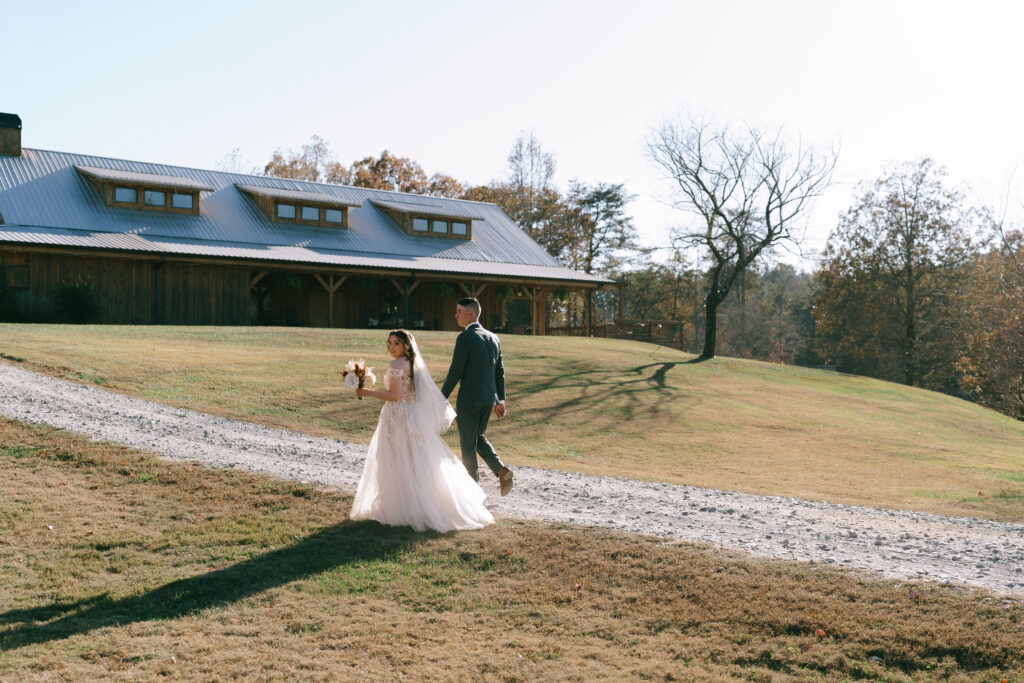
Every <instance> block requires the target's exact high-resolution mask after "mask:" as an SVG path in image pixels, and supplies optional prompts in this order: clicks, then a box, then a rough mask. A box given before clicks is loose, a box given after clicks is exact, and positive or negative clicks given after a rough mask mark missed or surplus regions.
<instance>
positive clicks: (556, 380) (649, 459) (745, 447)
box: [0, 325, 1024, 522]
mask: <svg viewBox="0 0 1024 683" xmlns="http://www.w3.org/2000/svg"><path fill="white" fill-rule="evenodd" d="M385 336H386V332H381V331H374V330H324V329H302V328H210V327H117V326H49V325H0V362H6V363H12V364H16V365H19V366H23V367H26V368H28V369H32V370H36V371H40V372H44V373H48V374H51V375H55V376H60V377H65V378H69V379H72V380H74V381H80V382H86V383H91V384H95V385H98V386H101V387H103V388H106V389H110V390H112V391H119V392H123V393H126V394H130V395H133V396H139V397H142V398H147V399H152V400H156V401H161V402H164V403H169V404H172V405H176V406H182V407H188V408H193V409H196V410H201V411H205V412H210V413H213V414H216V415H221V416H224V417H231V418H237V419H243V420H250V421H254V422H261V423H264V424H267V425H271V426H275V427H284V428H287V429H293V430H297V431H302V432H308V433H311V434H318V435H324V436H332V437H341V438H345V439H348V440H351V441H356V442H367V441H369V437H370V435H371V433H372V430H373V427H374V425H375V422H376V414H377V411H378V410H379V407H380V406H379V403H377V402H376V401H356V400H355V398H354V396H353V395H352V393H351V392H349V391H347V390H345V389H344V388H343V387H342V386H341V383H340V381H339V377H338V371H339V370H340V368H341V367H342V365H343V364H344V363H345V361H347V360H349V359H358V358H365V359H366V360H367V361H369V362H370V364H371V365H377V366H383V365H384V364H385V363H386V360H387V358H386V356H385V353H384V344H385V341H386V339H385ZM418 338H419V341H420V346H421V348H422V349H423V351H424V354H425V356H426V358H427V361H428V363H429V365H430V367H431V371H432V373H433V375H434V378H435V379H436V380H437V381H438V382H440V381H442V380H443V378H444V374H445V372H446V371H447V366H448V361H449V359H450V353H451V348H452V345H453V343H454V334H453V333H443V332H422V333H420V334H419V335H418ZM503 349H504V355H505V362H506V367H507V371H508V385H509V416H508V417H507V418H506V419H505V420H502V421H500V422H498V421H494V420H492V425H491V427H490V428H489V429H488V434H489V435H490V436H491V438H492V441H494V442H495V443H496V444H497V445H498V447H499V449H500V450H501V452H502V454H503V457H504V458H505V459H506V460H508V461H509V462H510V463H511V464H512V465H513V466H515V465H516V464H526V465H537V466H541V467H550V468H556V469H563V470H571V471H577V472H584V473H590V474H606V475H613V476H624V477H631V478H637V479H650V480H659V481H667V482H673V483H681V484H693V485H697V486H707V487H712V488H717V489H728V490H736V491H745V492H749V493H762V494H775V495H784V496H796V497H801V498H808V499H814V500H828V501H832V502H840V503H850V504H857V505H869V506H874V507H893V508H903V509H913V510H922V511H928V512H935V513H939V514H948V515H960V516H975V517H984V518H990V519H998V520H1003V521H1014V522H1022V521H1024V476H1022V474H1024V423H1021V422H1017V421H1015V420H1012V419H1010V418H1007V417H1004V416H1002V415H999V414H997V413H995V412H992V411H989V410H986V409H983V408H980V407H978V406H976V405H973V404H971V403H968V402H966V401H962V400H959V399H955V398H952V397H949V396H944V395H942V394H938V393H934V392H929V391H923V390H920V389H913V388H908V387H905V386H902V385H898V384H892V383H888V382H881V381H878V380H873V379H867V378H863V377H854V376H849V375H842V374H838V373H834V372H828V371H823V370H811V369H806V368H797V367H791V366H783V365H773V364H768V363H760V362H755V361H744V360H737V359H730V358H718V359H715V360H712V361H707V362H703V363H695V362H693V360H694V359H693V357H692V356H689V355H687V354H684V353H680V352H678V351H673V350H671V349H667V348H664V347H658V346H653V345H648V344H642V343H636V342H629V341H620V340H605V339H580V338H564V337H539V338H534V337H528V336H527V337H522V336H514V335H507V336H506V337H505V338H504V340H503ZM455 438H456V437H455V431H454V430H452V431H451V432H450V433H449V440H450V442H451V443H452V444H453V445H454V444H455V443H456V441H455Z"/></svg>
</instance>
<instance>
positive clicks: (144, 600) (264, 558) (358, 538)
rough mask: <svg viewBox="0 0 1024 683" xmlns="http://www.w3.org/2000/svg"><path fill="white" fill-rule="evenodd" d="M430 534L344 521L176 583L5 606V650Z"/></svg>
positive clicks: (153, 613) (303, 573)
mask: <svg viewBox="0 0 1024 683" xmlns="http://www.w3.org/2000/svg"><path fill="white" fill-rule="evenodd" d="M430 537H432V536H431V533H427V534H422V533H417V532H415V531H413V530H412V529H411V528H409V527H401V528H392V527H386V526H383V525H380V524H377V523H376V522H343V523H341V524H337V525H334V526H331V527H327V528H325V529H323V530H321V531H319V532H317V533H315V534H312V535H310V536H307V537H306V538H304V539H302V540H301V541H299V542H298V543H295V544H294V545H290V546H288V547H286V548H280V549H277V550H273V551H270V552H268V553H265V554H263V555H260V556H259V557H254V558H252V559H250V560H246V561H245V562H240V563H238V564H235V565H232V566H230V567H225V568H224V569H218V570H216V571H211V572H209V573H207V574H202V575H200V576H194V577H191V578H187V579H180V580H178V581H172V582H171V583H168V584H165V585H163V586H160V587H158V588H155V589H153V590H150V591H148V592H146V593H143V594H141V595H133V596H129V597H124V598H112V597H110V596H109V595H107V594H102V595H97V596H93V597H89V598H84V599H82V600H78V601H75V602H55V603H52V604H49V605H42V606H39V607H33V608H28V609H15V610H8V611H7V612H3V613H0V624H20V625H19V626H15V627H14V628H12V629H10V630H6V631H3V632H0V651H6V650H13V649H15V648H19V647H23V646H25V645H33V644H38V643H46V642H51V641H55V640H62V639H64V638H68V637H70V636H73V635H78V634H81V633H88V632H90V631H93V630H95V629H99V628H103V627H106V626H124V625H126V624H131V623H136V622H141V621H154V620H163V619H176V618H178V617H182V616H185V615H189V614H196V613H199V612H202V611H203V610H207V609H210V608H213V607H222V606H225V605H228V604H231V603H233V602H237V601H238V600H241V599H243V598H246V597H249V596H251V595H255V594H257V593H260V592H263V591H265V590H268V589H271V588H276V587H278V586H282V585H285V584H287V583H290V582H292V581H296V580H300V579H305V578H308V577H310V576H314V575H316V574H319V573H322V572H324V571H327V570H329V569H333V568H335V567H340V566H344V565H349V564H354V563H359V562H365V561H371V560H374V559H379V558H383V557H388V556H393V555H394V554H396V553H397V552H399V551H401V550H402V549H404V548H406V547H407V546H410V545H413V544H415V543H417V542H419V541H421V540H423V539H425V538H430ZM51 619H56V620H55V621H50V620H51ZM39 622H47V623H39Z"/></svg>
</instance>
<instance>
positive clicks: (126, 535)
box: [0, 418, 1024, 681]
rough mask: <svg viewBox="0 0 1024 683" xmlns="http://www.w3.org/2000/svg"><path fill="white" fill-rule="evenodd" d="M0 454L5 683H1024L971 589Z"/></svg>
mask: <svg viewBox="0 0 1024 683" xmlns="http://www.w3.org/2000/svg"><path fill="white" fill-rule="evenodd" d="M0 449H2V451H3V452H13V451H15V450H17V451H18V452H22V453H24V455H23V456H22V457H19V458H0V523H2V525H3V527H2V528H3V530H4V533H3V536H2V537H0V679H2V680H12V681H13V680H19V681H20V680H110V679H118V680H151V679H156V678H170V679H174V680H229V679H241V680H324V681H328V680H396V679H412V680H439V681H449V680H451V681H463V680H480V681H510V680H578V681H591V680H610V679H617V680H622V679H625V680H737V679H742V680H755V681H769V680H778V679H782V680H807V681H812V680H822V679H825V680H864V679H866V680H886V681H927V680H935V679H943V680H957V681H961V680H962V681H970V680H978V681H999V680H1002V679H1006V680H1008V681H1021V680H1024V648H1022V647H1021V643H1022V642H1024V609H1022V608H1021V605H1020V604H1019V603H1018V602H1017V601H1015V600H1007V599H1004V598H1000V597H998V596H993V595H991V594H987V593H985V592H982V591H972V590H965V589H961V588H957V587H952V586H941V585H938V584H910V583H902V582H896V581H886V580H881V579H878V578H877V577H875V576H873V575H872V576H869V575H864V574H858V573H852V572H843V571H840V570H833V569H829V568H824V567H818V566H808V565H805V564H799V563H789V562H769V561H762V560H755V559H751V558H749V557H742V556H739V555H736V554H728V553H721V552H718V551H715V550H712V549H708V548H702V547H698V546H693V545H688V544H677V543H667V542H665V541H663V540H661V539H655V538H644V537H636V536H629V535H626V534H618V533H612V532H607V531H596V530H588V529H580V528H576V527H573V526H570V525H564V524H561V525H554V526H546V525H542V524H532V523H520V522H511V521H508V520H499V522H498V523H497V524H495V525H493V526H490V527H487V528H485V529H483V530H480V531H474V532H463V533H452V534H443V535H442V534H435V533H424V534H420V533H415V532H413V531H412V530H411V529H409V528H390V527H384V526H381V525H378V524H376V523H369V522H351V521H349V520H348V512H349V510H350V508H351V494H348V493H342V492H338V491H333V490H326V489H316V488H313V487H310V486H307V485H303V484H299V483H295V482H287V481H280V480H272V479H268V478H264V477H258V476H255V475H248V474H244V473H240V472H233V471H227V470H212V469H205V468H201V467H194V466H188V465H183V464H179V463H172V462H167V461H161V460H157V459H155V458H153V457H150V456H147V455H145V454H142V453H139V452H137V451H133V450H131V449H128V448H125V447H121V446H116V445H112V444H104V443H94V442H90V441H88V440H86V439H84V438H81V437H77V436H73V435H70V434H68V433H66V432H62V431H60V430H53V429H50V428H45V427H38V426H29V425H25V424H21V423H17V422H12V421H8V420H4V419H2V418H0ZM132 473H135V474H136V475H137V474H138V473H149V474H152V475H153V477H152V478H151V479H148V480H146V481H140V478H139V477H138V476H133V475H132ZM873 657H875V658H879V659H881V660H882V662H883V663H878V662H877V661H874V660H872V658H873Z"/></svg>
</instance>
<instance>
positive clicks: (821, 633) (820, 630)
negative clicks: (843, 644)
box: [814, 628, 825, 638]
mask: <svg viewBox="0 0 1024 683" xmlns="http://www.w3.org/2000/svg"><path fill="white" fill-rule="evenodd" d="M814 635H816V636H818V637H819V638H824V637H825V631H823V630H822V629H820V628H819V629H818V630H817V631H815V632H814Z"/></svg>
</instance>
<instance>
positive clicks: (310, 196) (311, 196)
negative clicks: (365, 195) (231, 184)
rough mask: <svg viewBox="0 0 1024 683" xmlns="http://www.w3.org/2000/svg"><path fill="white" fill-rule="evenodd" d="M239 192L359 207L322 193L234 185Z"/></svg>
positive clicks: (273, 197)
mask: <svg viewBox="0 0 1024 683" xmlns="http://www.w3.org/2000/svg"><path fill="white" fill-rule="evenodd" d="M235 187H237V188H238V189H239V190H242V191H243V192H248V193H249V194H255V195H259V196H261V197H270V198H271V199H291V200H293V201H296V202H304V201H305V202H320V203H322V204H337V205H338V206H359V204H357V203H355V202H346V201H343V200H341V199H338V198H337V197H335V196H333V195H329V194H324V193H323V192H298V191H296V190H281V189H278V188H276V187H255V186H253V185H236V186H235Z"/></svg>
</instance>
